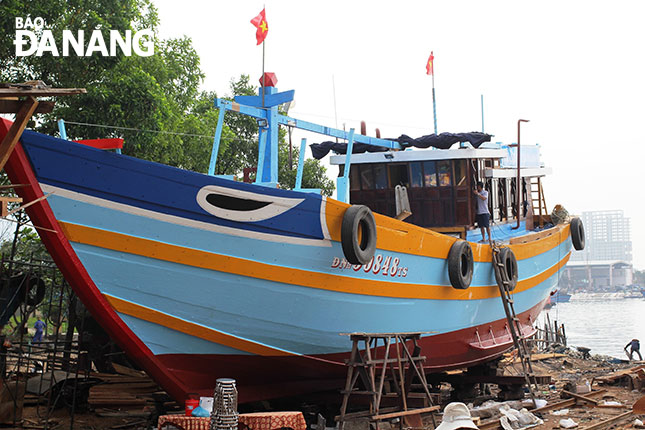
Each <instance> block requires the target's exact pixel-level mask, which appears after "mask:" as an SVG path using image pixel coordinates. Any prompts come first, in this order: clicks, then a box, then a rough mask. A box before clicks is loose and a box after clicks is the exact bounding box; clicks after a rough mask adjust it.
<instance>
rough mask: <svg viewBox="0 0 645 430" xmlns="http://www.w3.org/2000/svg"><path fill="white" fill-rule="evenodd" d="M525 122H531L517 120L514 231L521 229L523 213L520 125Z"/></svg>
mask: <svg viewBox="0 0 645 430" xmlns="http://www.w3.org/2000/svg"><path fill="white" fill-rule="evenodd" d="M523 122H529V120H528V119H518V120H517V181H516V183H515V197H516V199H515V200H516V201H517V225H515V227H513V230H516V229H518V228H520V218H521V217H522V212H521V209H522V208H521V205H522V187H521V184H520V182H521V180H522V173H521V171H520V169H521V164H520V124H521V123H523Z"/></svg>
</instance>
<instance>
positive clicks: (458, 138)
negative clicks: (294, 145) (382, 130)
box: [309, 131, 492, 160]
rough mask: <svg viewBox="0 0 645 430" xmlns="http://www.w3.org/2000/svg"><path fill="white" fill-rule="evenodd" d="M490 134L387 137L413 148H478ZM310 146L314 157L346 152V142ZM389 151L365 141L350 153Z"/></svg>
mask: <svg viewBox="0 0 645 430" xmlns="http://www.w3.org/2000/svg"><path fill="white" fill-rule="evenodd" d="M491 137H492V135H491V134H486V133H481V132H478V131H473V132H470V133H441V134H428V135H426V136H421V137H417V138H416V139H413V138H411V137H410V136H408V135H406V134H402V135H401V136H399V138H398V139H387V140H393V141H395V142H398V143H399V144H400V145H401V146H402V147H403V148H409V147H415V148H430V147H433V148H437V149H449V148H450V147H451V146H452V145H454V144H455V143H457V142H468V143H470V144H471V145H472V146H473V147H475V148H479V147H480V146H481V144H482V143H484V142H490V139H491ZM309 147H310V148H311V153H312V154H313V156H314V158H315V159H317V160H320V159H321V158H324V157H325V156H326V155H327V154H329V151H334V152H335V153H337V154H346V153H347V144H346V143H337V142H332V141H326V142H322V143H312V144H311V145H309ZM386 151H389V149H388V148H384V147H382V146H374V145H368V144H366V143H357V142H355V143H354V147H353V148H352V154H362V153H364V152H386Z"/></svg>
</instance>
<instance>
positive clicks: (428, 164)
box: [423, 161, 437, 187]
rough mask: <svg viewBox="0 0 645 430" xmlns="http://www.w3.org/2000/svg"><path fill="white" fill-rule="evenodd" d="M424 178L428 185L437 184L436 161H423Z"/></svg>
mask: <svg viewBox="0 0 645 430" xmlns="http://www.w3.org/2000/svg"><path fill="white" fill-rule="evenodd" d="M423 178H424V182H425V186H426V187H436V186H437V166H436V164H435V162H434V161H424V162H423Z"/></svg>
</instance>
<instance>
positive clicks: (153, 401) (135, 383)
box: [0, 350, 645, 430]
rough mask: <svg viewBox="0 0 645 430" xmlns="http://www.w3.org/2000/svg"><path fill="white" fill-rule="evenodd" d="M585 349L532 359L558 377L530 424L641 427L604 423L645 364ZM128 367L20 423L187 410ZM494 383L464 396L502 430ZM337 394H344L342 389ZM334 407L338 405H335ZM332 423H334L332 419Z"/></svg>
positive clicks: (34, 405)
mask: <svg viewBox="0 0 645 430" xmlns="http://www.w3.org/2000/svg"><path fill="white" fill-rule="evenodd" d="M581 355H582V354H580V353H579V352H578V351H575V350H567V351H566V353H565V354H557V353H554V354H535V355H534V358H535V359H536V360H535V361H534V362H533V366H534V370H535V372H536V374H540V375H549V376H551V378H552V384H550V385H543V386H541V387H540V388H541V391H540V392H539V393H538V397H539V398H542V399H545V400H547V401H548V404H547V407H546V408H543V409H542V411H541V412H539V413H538V414H536V415H538V416H539V417H540V418H542V419H543V420H544V423H543V424H541V425H538V426H535V427H532V428H534V429H538V430H546V429H554V428H560V425H559V423H560V420H562V419H566V418H570V419H572V420H573V421H574V422H576V423H578V427H577V428H579V429H588V428H593V429H596V428H605V429H608V428H616V429H618V428H620V429H628V428H636V427H633V425H632V424H633V422H634V420H635V419H636V418H639V419H641V420H642V421H645V416H644V415H638V414H636V413H633V414H631V415H628V416H625V417H624V418H623V419H622V420H620V421H619V422H618V423H614V424H613V426H612V425H610V423H607V424H603V423H605V422H607V420H610V419H611V418H613V417H616V416H619V415H621V414H623V415H625V413H626V412H628V411H631V406H632V405H633V404H634V403H635V402H636V401H637V400H639V399H640V398H641V397H643V396H644V395H645V365H644V364H643V363H635V362H632V363H626V362H622V363H621V362H616V360H612V361H610V360H609V358H608V357H598V356H592V357H591V358H590V359H583V358H582V357H581ZM500 368H501V369H503V371H504V374H506V375H516V374H518V370H517V369H521V367H520V366H519V364H514V363H513V360H512V357H511V356H509V357H507V358H506V359H505V360H503V361H502V362H501V364H500ZM123 373H126V374H123ZM123 373H122V374H121V375H114V376H112V377H110V376H105V375H104V376H103V378H105V380H106V381H107V382H105V383H103V384H101V385H97V386H94V387H92V388H91V389H90V390H89V391H87V393H86V394H84V396H85V397H84V398H82V399H77V400H79V404H78V405H77V406H78V407H77V408H76V413H75V414H74V415H73V417H72V416H70V413H69V408H68V407H66V406H65V405H64V404H63V405H62V406H60V407H59V408H57V409H55V410H53V411H51V413H49V415H48V419H47V420H46V421H45V420H44V419H43V417H44V416H45V415H46V411H45V410H44V408H45V407H44V406H43V402H42V399H41V401H40V402H39V401H38V397H37V396H34V395H29V394H27V396H26V397H25V406H24V410H23V413H22V418H21V419H20V420H18V421H17V422H16V427H18V428H29V429H45V428H50V429H68V428H72V427H71V426H70V424H71V422H72V420H73V428H74V429H87V430H89V429H126V428H129V429H151V428H156V417H157V415H158V413H159V410H160V407H161V408H163V409H165V412H169V413H181V407H180V405H177V404H175V403H174V402H172V401H171V400H170V399H169V398H168V397H166V396H165V395H164V394H163V393H162V392H159V391H158V389H157V387H156V385H155V384H154V383H153V382H152V381H151V380H150V379H149V378H148V377H147V376H146V375H145V374H143V373H139V374H136V373H135V374H133V373H132V372H130V371H124V372H123ZM99 376H100V375H99ZM587 382H588V383H589V385H590V386H591V388H592V390H593V391H592V393H584V391H585V390H586V388H585V387H586V383H587ZM98 387H101V388H98ZM488 388H490V394H488V390H486V393H487V395H486V396H481V395H480V396H476V397H473V398H471V399H464V401H466V402H468V403H469V404H470V406H474V405H478V406H480V407H479V410H476V411H474V412H473V413H474V415H479V416H480V428H481V429H496V428H500V429H501V428H502V426H501V425H500V423H499V413H498V412H497V413H495V411H496V408H495V407H488V408H487V407H486V405H487V403H484V402H485V401H487V400H488V401H490V399H491V398H492V397H496V395H497V394H498V392H499V388H498V387H496V386H490V387H488ZM576 390H577V391H578V392H579V393H582V394H581V395H582V396H583V397H589V398H592V399H593V400H595V401H596V402H597V403H598V404H597V405H596V404H593V403H591V402H588V401H585V400H580V399H578V400H576V399H575V398H574V399H570V400H568V401H566V400H564V399H563V397H567V395H566V394H563V391H576ZM602 390H605V391H602ZM442 391H443V396H442V397H443V400H444V401H447V400H448V396H449V395H453V396H454V395H457V396H459V395H463V396H466V397H467V396H469V395H472V392H468V393H459V392H454V390H452V393H451V392H450V391H451V389H450V387H449V386H448V385H445V386H442ZM46 395H47V394H46ZM338 398H339V399H340V396H339V397H338ZM605 402H608V403H609V405H610V406H604V405H603V404H604V403H605ZM613 402H615V403H618V404H619V405H616V404H614V403H613ZM63 403H64V402H63ZM482 403H483V405H482ZM510 405H511V407H515V408H518V409H519V407H520V405H519V404H518V403H517V402H515V403H513V402H511V403H510ZM611 405H613V406H611ZM330 406H331V405H329V404H327V405H316V404H312V402H311V399H302V398H300V399H289V400H285V401H282V402H278V403H274V404H271V403H270V402H266V403H263V404H255V405H245V406H242V407H241V408H240V409H241V410H242V409H243V410H244V411H245V412H251V411H253V410H260V409H267V408H271V407H274V408H275V409H278V410H279V409H282V410H284V409H286V408H289V409H292V410H296V409H298V410H302V411H303V413H304V414H305V418H306V419H307V421H308V422H309V423H315V422H316V416H317V414H318V412H323V411H324V410H325V408H326V409H328V410H327V412H328V413H329V412H330V411H329V408H330ZM331 408H332V409H333V406H331ZM564 409H568V412H567V413H565V414H563V415H557V414H554V412H556V411H562V410H564ZM165 412H164V413H165ZM332 412H333V411H332ZM424 420H425V421H424V422H425V423H426V424H427V427H426V428H429V429H431V428H433V427H432V424H431V421H430V419H429V417H428V416H426V417H425V418H424ZM438 422H440V416H437V423H438ZM327 425H328V426H329V425H330V424H329V421H328V424H327ZM0 427H2V425H0ZM4 427H14V425H13V424H12V423H7V424H5V425H4ZM398 427H399V425H398V424H397V423H388V422H383V423H381V424H380V428H381V429H385V430H388V429H390V428H392V429H394V428H398ZM368 428H369V426H368V422H367V421H366V420H356V421H353V422H348V423H347V424H346V426H345V429H347V430H367V429H368Z"/></svg>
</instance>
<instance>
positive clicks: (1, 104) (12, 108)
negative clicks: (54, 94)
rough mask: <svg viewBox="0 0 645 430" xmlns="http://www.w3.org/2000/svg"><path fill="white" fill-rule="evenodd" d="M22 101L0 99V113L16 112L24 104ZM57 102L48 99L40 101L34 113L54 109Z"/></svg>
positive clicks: (47, 111)
mask: <svg viewBox="0 0 645 430" xmlns="http://www.w3.org/2000/svg"><path fill="white" fill-rule="evenodd" d="M22 103H23V102H21V101H18V100H17V99H16V100H0V113H16V112H18V110H19V109H20V106H22ZM54 104H56V102H54V101H51V100H48V101H42V102H38V107H37V108H36V111H35V112H34V113H49V112H51V111H52V110H53V109H54Z"/></svg>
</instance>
